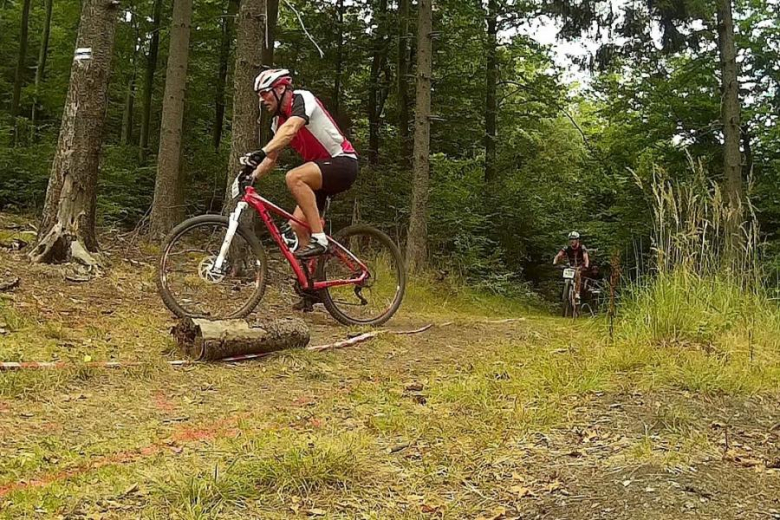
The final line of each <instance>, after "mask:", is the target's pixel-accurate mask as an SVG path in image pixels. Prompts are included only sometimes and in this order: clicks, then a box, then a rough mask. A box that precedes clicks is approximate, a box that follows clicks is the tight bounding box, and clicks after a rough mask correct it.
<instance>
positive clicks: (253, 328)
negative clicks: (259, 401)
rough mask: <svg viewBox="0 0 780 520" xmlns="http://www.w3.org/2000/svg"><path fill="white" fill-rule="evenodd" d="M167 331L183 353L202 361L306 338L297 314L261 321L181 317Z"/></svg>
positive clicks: (256, 351)
mask: <svg viewBox="0 0 780 520" xmlns="http://www.w3.org/2000/svg"><path fill="white" fill-rule="evenodd" d="M171 333H172V334H173V336H174V338H175V339H176V342H177V344H178V345H179V348H180V349H181V350H182V352H183V353H184V354H185V355H186V356H187V357H190V358H194V359H198V360H203V361H216V360H219V359H224V358H227V357H233V356H240V355H243V354H261V353H265V352H275V351H277V350H286V349H292V348H303V347H305V346H306V345H307V344H308V343H309V339H310V335H309V328H308V327H307V326H306V323H304V321H303V320H301V319H299V318H293V319H285V320H276V321H272V322H270V323H265V324H256V323H253V324H250V323H248V322H247V321H245V320H220V321H210V320H201V319H192V318H185V319H183V320H181V321H179V323H178V324H177V325H176V326H175V327H174V328H173V329H172V330H171Z"/></svg>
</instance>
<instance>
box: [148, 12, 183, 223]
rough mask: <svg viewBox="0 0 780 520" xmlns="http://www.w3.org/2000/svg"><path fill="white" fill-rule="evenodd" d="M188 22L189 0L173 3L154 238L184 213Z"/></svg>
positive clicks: (152, 221) (158, 167)
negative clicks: (182, 142) (183, 143)
mask: <svg viewBox="0 0 780 520" xmlns="http://www.w3.org/2000/svg"><path fill="white" fill-rule="evenodd" d="M191 20H192V0H174V2H173V19H172V21H171V44H170V48H169V51H168V69H167V71H166V74H165V95H164V96H163V108H162V123H161V127H160V150H159V152H158V154H157V179H156V182H155V185H154V202H153V203H152V215H151V233H152V236H154V237H161V236H163V235H166V234H167V233H168V231H170V230H171V229H173V227H174V226H175V225H176V224H178V223H179V222H181V220H182V216H183V214H184V211H183V208H182V203H183V198H184V197H183V196H182V175H181V170H182V166H181V141H182V124H183V122H184V95H185V92H186V88H187V59H188V57H189V49H190V21H191Z"/></svg>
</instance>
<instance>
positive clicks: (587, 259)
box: [582, 251, 590, 269]
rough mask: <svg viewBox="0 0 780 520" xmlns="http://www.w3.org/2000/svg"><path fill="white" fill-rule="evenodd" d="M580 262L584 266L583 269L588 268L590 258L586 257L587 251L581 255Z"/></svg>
mask: <svg viewBox="0 0 780 520" xmlns="http://www.w3.org/2000/svg"><path fill="white" fill-rule="evenodd" d="M582 262H583V265H584V266H585V269H587V268H589V267H590V257H589V256H588V252H587V251H586V252H584V253H583V254H582Z"/></svg>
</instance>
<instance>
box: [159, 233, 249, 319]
mask: <svg viewBox="0 0 780 520" xmlns="http://www.w3.org/2000/svg"><path fill="white" fill-rule="evenodd" d="M226 225H227V224H226V222H223V221H219V220H217V221H216V222H204V223H201V224H198V225H193V226H192V227H190V228H186V229H185V230H183V231H182V232H181V233H179V234H178V235H176V236H175V237H174V238H173V240H172V241H171V242H169V243H168V244H167V246H166V248H165V251H164V258H163V261H162V263H161V273H160V276H161V283H162V289H163V290H164V292H165V293H166V294H167V295H168V297H169V298H170V299H172V300H173V301H174V303H175V304H176V305H177V306H178V307H179V308H180V309H181V311H183V313H184V314H185V315H188V316H206V317H211V318H226V317H232V316H236V315H238V314H239V313H240V311H241V310H242V309H243V308H244V307H246V306H247V305H248V302H250V301H252V300H253V299H254V298H256V295H257V293H258V291H259V290H260V284H261V282H264V278H263V275H262V270H261V267H262V266H261V265H260V263H259V262H258V261H257V259H256V258H255V257H254V254H253V252H252V247H251V246H250V245H249V244H248V243H247V242H246V240H245V239H244V238H243V237H242V236H241V235H240V234H238V233H237V234H236V235H235V236H234V238H233V242H232V244H231V247H230V250H229V251H228V254H227V256H226V258H225V260H224V263H223V264H222V266H221V269H217V268H216V263H217V257H218V255H219V251H220V249H221V246H222V241H223V237H224V236H225V233H226V230H227V227H226ZM166 303H167V302H166ZM169 306H170V305H169Z"/></svg>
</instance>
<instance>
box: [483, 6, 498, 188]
mask: <svg viewBox="0 0 780 520" xmlns="http://www.w3.org/2000/svg"><path fill="white" fill-rule="evenodd" d="M497 8H498V6H497V5H496V0H488V12H487V49H486V51H487V74H486V75H485V77H486V85H485V182H488V183H492V182H493V181H494V180H495V178H496V88H497V83H498V60H497V59H496V47H497V46H498V40H497V27H496V26H497Z"/></svg>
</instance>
